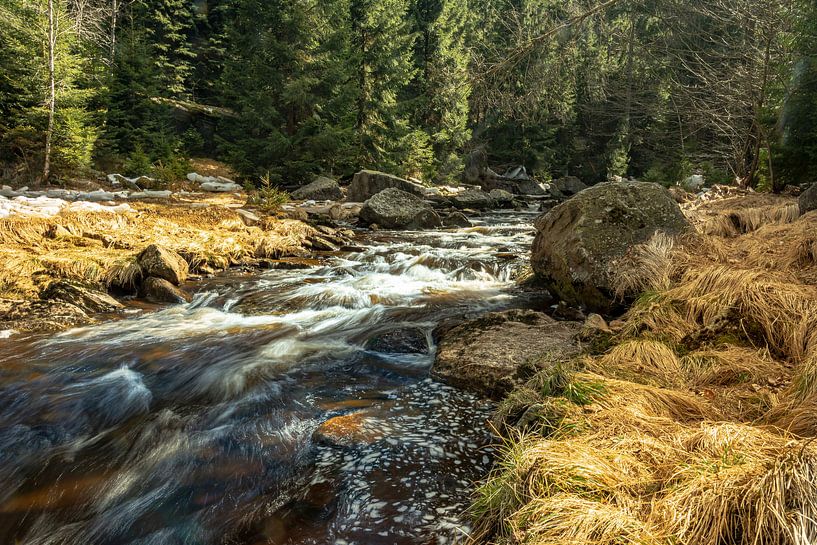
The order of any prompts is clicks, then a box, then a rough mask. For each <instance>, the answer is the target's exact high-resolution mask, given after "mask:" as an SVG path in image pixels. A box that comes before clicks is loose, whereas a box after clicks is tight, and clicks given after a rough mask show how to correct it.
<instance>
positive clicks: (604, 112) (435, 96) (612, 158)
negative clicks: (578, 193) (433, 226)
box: [0, 0, 817, 190]
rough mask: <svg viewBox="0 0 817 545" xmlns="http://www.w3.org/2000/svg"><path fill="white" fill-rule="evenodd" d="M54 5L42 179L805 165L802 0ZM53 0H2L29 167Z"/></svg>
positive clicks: (779, 175)
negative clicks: (482, 157)
mask: <svg viewBox="0 0 817 545" xmlns="http://www.w3.org/2000/svg"><path fill="white" fill-rule="evenodd" d="M52 3H53V5H54V7H55V13H56V20H57V26H58V33H57V40H56V48H55V54H54V57H55V59H54V60H55V79H56V80H57V81H56V89H57V91H56V93H55V98H56V100H55V109H54V128H53V134H52V141H53V144H54V145H53V151H52V163H53V169H52V172H53V173H55V174H56V175H57V176H71V175H76V174H80V173H81V172H82V171H83V170H84V169H86V168H88V167H90V166H97V167H99V168H104V169H106V170H108V169H115V168H121V169H125V167H127V170H130V171H132V172H134V173H135V171H136V170H139V169H142V170H144V169H154V168H159V167H160V166H161V169H163V171H166V170H168V167H167V165H182V164H184V158H186V157H190V156H194V155H202V156H208V157H213V158H216V159H221V160H224V161H226V162H228V163H230V164H231V165H232V166H233V167H234V168H236V169H237V170H238V171H239V172H241V173H242V174H244V175H246V176H247V177H250V178H253V179H257V178H258V177H259V176H262V175H263V176H265V175H267V174H268V175H269V179H270V180H271V182H272V183H275V184H281V185H285V186H295V185H299V184H301V183H303V182H305V181H308V180H310V179H311V178H312V176H314V175H315V174H319V173H325V174H329V175H333V176H336V177H340V178H344V177H348V176H351V175H352V174H353V173H354V172H355V171H357V170H358V169H361V168H375V169H380V170H385V171H389V172H393V173H395V174H401V175H406V176H416V177H419V178H422V179H424V180H426V181H432V182H449V183H450V182H454V181H456V180H457V179H458V178H459V175H460V173H461V171H462V167H463V157H464V156H465V155H466V154H467V153H468V151H469V150H470V149H473V148H475V147H478V146H484V147H485V148H486V149H487V150H488V152H489V160H490V163H491V164H492V165H493V166H494V167H495V168H496V169H499V170H501V169H503V168H506V167H514V166H517V165H520V164H522V165H524V166H526V167H527V169H528V171H529V172H533V173H534V174H536V175H537V176H539V177H542V178H545V179H546V178H548V177H558V176H562V175H568V174H569V175H577V176H579V177H581V178H582V179H584V180H585V181H586V182H590V183H592V182H597V181H601V180H605V179H607V178H608V177H610V176H615V175H617V176H635V177H639V178H642V179H649V180H652V181H658V182H661V183H665V184H670V183H674V182H676V181H679V180H680V179H683V178H684V177H686V176H689V175H690V174H691V173H694V172H698V173H702V174H705V175H706V176H707V179H708V180H709V181H710V182H715V181H717V182H722V181H734V180H736V179H737V180H740V181H742V182H744V183H747V184H751V185H754V186H761V187H769V188H770V189H775V190H779V189H782V187H783V186H784V185H785V184H787V183H800V184H802V183H807V182H809V181H811V180H814V179H815V173H816V169H817V167H815V165H817V129H816V128H815V127H817V113H815V112H817V107H816V106H817V38H816V37H815V36H817V25H815V21H817V5H816V4H815V2H814V0H762V1H761V0H739V1H738V2H730V1H727V0H713V1H712V2H707V3H705V4H704V3H700V2H690V0H641V1H639V2H635V1H633V0H611V1H608V2H603V3H598V2H591V1H590V0H570V1H568V2H556V1H554V0H378V1H375V0H325V1H321V0H290V1H284V0H197V1H195V2H194V1H192V0H157V1H153V2H147V0H134V1H133V2H121V1H110V0H83V2H79V1H78V0H52ZM47 5H48V0H6V1H5V2H3V3H2V5H0V19H2V22H3V24H2V25H0V44H2V47H0V115H1V116H2V117H0V151H2V166H3V168H4V173H5V175H6V176H7V177H12V178H14V177H17V178H21V179H26V180H32V181H36V180H37V177H38V175H39V174H38V173H42V171H43V168H42V163H43V160H44V149H45V142H46V133H47V131H48V124H47V119H48V112H49V109H48V105H49V103H50V101H49V93H48V92H49V71H48V47H47V31H48V26H47V18H46V6H47ZM80 8H81V9H80ZM713 36H717V37H718V39H713ZM170 170H175V168H174V169H170Z"/></svg>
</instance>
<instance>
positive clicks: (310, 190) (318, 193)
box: [292, 176, 343, 201]
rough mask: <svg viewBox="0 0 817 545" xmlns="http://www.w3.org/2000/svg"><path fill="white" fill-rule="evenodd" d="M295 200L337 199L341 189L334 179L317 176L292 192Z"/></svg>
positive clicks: (340, 197) (339, 196) (339, 197)
mask: <svg viewBox="0 0 817 545" xmlns="http://www.w3.org/2000/svg"><path fill="white" fill-rule="evenodd" d="M292 198H293V199H295V200H296V201H339V200H340V199H342V198H343V191H341V189H340V186H339V185H338V183H337V182H336V181H335V180H332V179H331V178H326V177H325V176H318V177H317V178H315V180H314V181H313V182H312V183H310V184H307V185H305V186H303V187H302V188H300V189H297V190H295V191H293V192H292Z"/></svg>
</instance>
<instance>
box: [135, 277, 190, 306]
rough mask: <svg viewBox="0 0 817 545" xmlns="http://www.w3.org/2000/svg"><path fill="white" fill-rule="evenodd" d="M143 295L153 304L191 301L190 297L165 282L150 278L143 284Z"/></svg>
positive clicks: (160, 279) (161, 279) (162, 279)
mask: <svg viewBox="0 0 817 545" xmlns="http://www.w3.org/2000/svg"><path fill="white" fill-rule="evenodd" d="M140 293H141V295H142V297H144V298H145V299H147V300H148V301H150V302H151V303H170V304H182V303H187V302H189V301H190V296H189V295H187V294H186V293H185V292H183V291H182V290H180V289H179V288H177V287H176V286H174V285H173V284H171V283H170V282H168V281H167V280H165V279H164V278H156V277H155V276H150V277H148V278H146V279H145V281H144V282H143V283H142V290H141V292H140Z"/></svg>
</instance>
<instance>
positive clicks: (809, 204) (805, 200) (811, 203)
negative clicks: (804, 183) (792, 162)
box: [797, 183, 817, 214]
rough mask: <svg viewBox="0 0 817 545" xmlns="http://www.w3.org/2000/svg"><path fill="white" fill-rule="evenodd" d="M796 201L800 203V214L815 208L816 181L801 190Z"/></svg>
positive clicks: (816, 201) (816, 198) (816, 205)
mask: <svg viewBox="0 0 817 545" xmlns="http://www.w3.org/2000/svg"><path fill="white" fill-rule="evenodd" d="M797 202H798V204H799V205H800V213H801V214H807V213H808V212H811V211H812V210H817V183H814V184H811V187H809V188H808V189H806V190H805V191H803V193H802V194H801V195H800V198H799V199H798V200H797Z"/></svg>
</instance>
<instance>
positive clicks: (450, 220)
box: [443, 212, 473, 227]
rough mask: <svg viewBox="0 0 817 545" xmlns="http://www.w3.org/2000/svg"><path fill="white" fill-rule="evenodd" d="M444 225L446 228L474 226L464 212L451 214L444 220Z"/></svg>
mask: <svg viewBox="0 0 817 545" xmlns="http://www.w3.org/2000/svg"><path fill="white" fill-rule="evenodd" d="M443 225H444V226H445V227H471V226H472V225H473V224H472V223H471V220H469V219H468V218H466V217H465V214H463V213H462V212H451V213H450V214H448V215H447V216H446V217H445V218H443Z"/></svg>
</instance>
